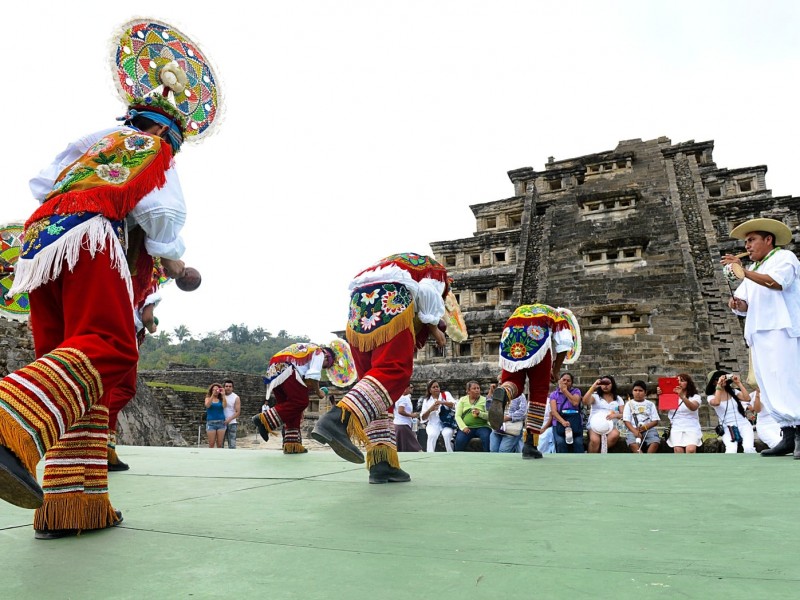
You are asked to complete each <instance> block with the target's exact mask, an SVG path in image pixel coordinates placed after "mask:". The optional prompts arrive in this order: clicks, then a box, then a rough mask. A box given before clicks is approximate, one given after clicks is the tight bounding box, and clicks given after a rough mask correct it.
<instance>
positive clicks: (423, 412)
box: [420, 379, 457, 452]
mask: <svg viewBox="0 0 800 600" xmlns="http://www.w3.org/2000/svg"><path fill="white" fill-rule="evenodd" d="M426 391H427V394H428V395H427V397H426V398H425V400H423V402H422V407H421V408H420V419H421V420H422V421H424V422H427V425H426V431H427V432H428V446H427V449H426V451H427V452H436V443H437V442H438V441H439V435H441V436H442V439H443V440H444V447H445V450H447V451H448V452H452V451H453V436H454V435H455V432H456V428H457V425H456V418H455V408H456V401H455V399H454V398H453V396H452V395H451V394H450V392H445V391H443V390H442V388H441V385H440V384H439V382H438V381H436V380H435V379H432V380H431V381H429V382H428V386H427V390H426Z"/></svg>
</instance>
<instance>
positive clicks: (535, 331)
mask: <svg viewBox="0 0 800 600" xmlns="http://www.w3.org/2000/svg"><path fill="white" fill-rule="evenodd" d="M525 333H527V334H528V336H530V337H532V338H533V339H535V340H540V339H542V338H543V337H544V336H545V335H546V334H547V332H546V331H545V329H544V327H540V326H538V325H528V328H527V329H526V330H525Z"/></svg>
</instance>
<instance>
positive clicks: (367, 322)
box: [361, 311, 381, 331]
mask: <svg viewBox="0 0 800 600" xmlns="http://www.w3.org/2000/svg"><path fill="white" fill-rule="evenodd" d="M380 318H381V311H377V312H374V313H372V315H370V316H369V317H361V329H363V330H364V331H369V330H370V329H372V328H373V327H375V325H377V324H378V321H380Z"/></svg>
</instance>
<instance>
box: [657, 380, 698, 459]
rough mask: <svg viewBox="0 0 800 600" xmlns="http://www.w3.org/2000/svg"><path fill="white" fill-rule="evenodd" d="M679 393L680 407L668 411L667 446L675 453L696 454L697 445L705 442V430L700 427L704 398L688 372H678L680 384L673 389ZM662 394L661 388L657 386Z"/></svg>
mask: <svg viewBox="0 0 800 600" xmlns="http://www.w3.org/2000/svg"><path fill="white" fill-rule="evenodd" d="M672 391H673V393H675V394H677V395H678V398H679V403H678V408H676V409H675V410H673V411H672V413H671V414H670V413H667V417H669V422H670V424H669V433H668V434H667V432H666V431H665V432H664V437H665V438H666V439H667V446H669V447H670V448H672V449H673V450H674V451H675V454H684V453H686V454H695V453H696V452H697V447H698V446H701V445H702V444H703V430H702V429H700V410H699V409H700V403H701V401H702V398H701V397H700V394H699V393H698V391H697V384H695V382H694V380H693V379H692V378H691V377H690V376H689V375H688V374H687V373H679V374H678V385H677V386H676V387H675V388H674V389H673V390H672ZM656 392H657V393H659V394H661V393H662V390H661V388H656Z"/></svg>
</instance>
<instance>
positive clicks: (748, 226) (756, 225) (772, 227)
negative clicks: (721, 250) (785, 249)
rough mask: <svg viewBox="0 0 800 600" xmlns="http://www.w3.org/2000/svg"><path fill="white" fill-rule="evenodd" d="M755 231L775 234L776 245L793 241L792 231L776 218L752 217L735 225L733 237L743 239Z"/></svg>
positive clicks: (732, 232)
mask: <svg viewBox="0 0 800 600" xmlns="http://www.w3.org/2000/svg"><path fill="white" fill-rule="evenodd" d="M753 231H766V232H768V233H771V234H772V235H774V236H775V245H776V246H784V245H786V244H788V243H789V242H791V241H792V231H791V229H789V228H788V227H787V226H786V225H784V224H783V223H781V222H780V221H777V220H775V219H750V220H749V221H745V222H744V223H742V224H741V225H739V226H737V227H734V229H733V231H731V237H732V238H736V239H737V240H743V239H745V238H746V237H747V234H748V233H752V232H753Z"/></svg>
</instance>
